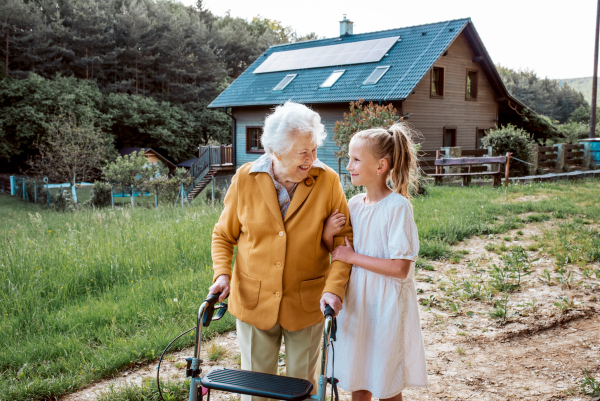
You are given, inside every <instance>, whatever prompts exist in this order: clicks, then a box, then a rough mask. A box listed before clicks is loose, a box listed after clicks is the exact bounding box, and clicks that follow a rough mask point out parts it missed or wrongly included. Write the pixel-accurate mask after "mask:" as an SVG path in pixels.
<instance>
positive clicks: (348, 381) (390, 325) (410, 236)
mask: <svg viewBox="0 0 600 401" xmlns="http://www.w3.org/2000/svg"><path fill="white" fill-rule="evenodd" d="M364 199H365V194H359V195H356V196H355V197H353V198H352V199H351V200H350V202H349V203H348V207H349V209H350V219H351V222H352V231H353V238H354V250H355V251H356V252H358V253H360V254H362V255H367V256H372V257H376V258H385V259H410V260H412V261H413V262H412V263H411V265H410V271H409V273H408V276H407V277H406V279H398V278H393V277H389V276H384V275H381V274H377V273H373V272H370V271H368V270H366V269H363V268H361V267H360V266H352V273H351V275H350V281H349V282H348V286H347V288H346V295H345V298H344V307H343V309H342V311H341V312H340V314H339V315H338V318H337V324H338V331H337V341H335V342H334V343H333V344H334V348H335V370H334V374H335V377H336V378H338V379H339V381H340V382H339V386H340V387H341V388H343V389H344V390H346V391H356V390H368V391H370V392H371V393H372V394H373V396H374V397H376V398H390V397H393V396H395V395H397V394H399V393H400V392H402V390H403V389H404V388H406V387H427V365H426V361H425V347H424V345H423V337H422V334H421V323H420V319H419V309H418V306H417V292H416V289H415V284H414V280H413V277H414V271H415V261H416V260H417V256H418V254H419V237H418V234H417V227H416V225H415V221H414V217H413V211H412V205H411V203H410V202H409V201H408V200H407V199H406V198H405V197H403V196H402V195H399V194H397V193H392V194H390V195H389V196H387V197H386V198H384V199H382V200H381V201H379V202H378V203H376V204H375V205H370V206H369V205H365V203H364ZM331 356H332V355H331V347H330V348H329V358H328V365H329V368H328V371H327V373H328V375H330V374H331V373H332V370H331V367H332V363H333V360H332V358H331Z"/></svg>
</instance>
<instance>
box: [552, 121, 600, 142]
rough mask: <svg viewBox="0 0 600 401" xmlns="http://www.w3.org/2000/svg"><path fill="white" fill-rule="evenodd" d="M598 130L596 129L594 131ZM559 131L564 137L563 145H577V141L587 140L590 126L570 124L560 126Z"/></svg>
mask: <svg viewBox="0 0 600 401" xmlns="http://www.w3.org/2000/svg"><path fill="white" fill-rule="evenodd" d="M598 128H600V126H599V127H598ZM598 128H596V131H597V130H598ZM559 129H560V132H561V133H562V134H563V135H564V137H565V139H564V140H563V141H564V142H565V143H572V144H577V141H578V140H579V139H584V138H587V137H588V136H589V134H590V125H589V124H585V123H577V122H571V123H568V124H563V125H560V126H559Z"/></svg>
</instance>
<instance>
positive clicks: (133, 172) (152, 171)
mask: <svg viewBox="0 0 600 401" xmlns="http://www.w3.org/2000/svg"><path fill="white" fill-rule="evenodd" d="M159 175H162V176H167V175H168V170H167V168H166V167H164V166H163V165H162V164H160V163H148V159H146V157H145V156H144V149H142V150H140V151H139V152H133V153H131V154H128V155H125V156H118V157H117V158H116V159H115V160H114V161H112V162H110V163H106V165H105V166H104V169H103V170H102V176H103V177H104V179H105V180H107V181H111V182H115V183H118V184H120V185H121V186H123V187H131V186H132V185H133V186H141V185H142V184H144V183H146V182H147V181H149V180H151V179H153V178H155V177H157V176H159Z"/></svg>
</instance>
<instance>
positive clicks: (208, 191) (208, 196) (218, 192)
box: [205, 185, 223, 202]
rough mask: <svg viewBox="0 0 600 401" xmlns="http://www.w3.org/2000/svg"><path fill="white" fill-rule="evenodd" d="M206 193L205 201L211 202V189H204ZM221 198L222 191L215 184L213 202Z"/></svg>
mask: <svg viewBox="0 0 600 401" xmlns="http://www.w3.org/2000/svg"><path fill="white" fill-rule="evenodd" d="M205 193H206V201H207V202H211V201H212V189H211V188H209V187H207V188H206V190H205ZM222 199H223V191H221V188H219V187H218V186H216V185H215V202H220V201H221V200H222Z"/></svg>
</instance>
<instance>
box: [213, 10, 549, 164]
mask: <svg viewBox="0 0 600 401" xmlns="http://www.w3.org/2000/svg"><path fill="white" fill-rule="evenodd" d="M359 99H364V100H365V101H366V102H369V101H372V102H376V103H379V104H389V103H391V104H393V105H394V107H395V108H396V109H397V110H398V111H399V113H400V115H402V116H409V120H408V121H409V122H410V123H411V124H412V125H413V126H414V127H415V128H416V129H417V130H419V131H420V132H421V133H422V134H423V138H422V139H421V140H420V142H421V143H422V149H424V150H429V149H432V150H433V149H439V148H441V147H451V146H460V147H462V148H463V149H477V148H478V147H479V146H480V141H481V138H482V137H483V136H485V135H486V132H487V130H488V129H489V128H491V127H496V126H497V125H499V124H506V123H512V124H515V125H517V126H521V127H523V128H526V129H529V130H530V132H534V133H535V132H536V130H539V129H538V128H537V127H535V126H533V125H532V124H531V123H529V126H528V125H527V124H528V122H527V121H528V120H527V118H522V116H523V115H525V113H527V112H529V110H528V109H527V108H526V106H525V105H524V104H522V103H521V102H519V101H518V100H516V99H515V98H514V97H512V96H511V95H510V93H508V91H507V89H506V87H505V86H504V84H503V82H502V79H501V78H500V75H499V74H498V72H497V70H496V68H495V66H494V63H493V62H492V59H491V58H490V56H489V54H488V53H487V51H486V49H485V47H484V45H483V43H482V41H481V39H480V37H479V35H478V34H477V31H476V30H475V27H474V26H473V23H472V22H471V19H470V18H466V19H457V20H452V21H444V22H437V23H432V24H426V25H419V26H412V27H407V28H398V29H391V30H386V31H380V32H370V33H363V34H353V23H352V21H349V20H348V19H346V17H345V16H344V19H343V20H342V21H340V36H339V37H335V38H330V39H319V40H313V41H306V42H299V43H290V44H285V45H278V46H272V47H271V48H269V49H268V50H267V51H265V53H264V54H263V55H261V56H260V57H259V58H258V59H257V60H256V61H255V62H254V63H253V64H252V65H251V66H250V67H248V69H247V70H246V71H244V72H243V73H242V74H241V75H240V76H239V77H238V78H237V79H236V80H235V81H234V82H233V83H232V84H231V85H230V86H229V87H228V88H227V89H225V90H224V91H223V92H222V93H221V94H220V95H219V96H218V97H217V98H216V99H215V100H214V101H213V102H212V103H211V104H210V105H209V106H208V107H209V108H214V109H219V108H220V109H224V111H225V112H228V113H229V114H230V115H231V118H232V131H233V132H232V135H233V147H234V152H233V155H234V162H233V164H234V165H235V167H236V168H237V167H239V166H240V165H242V164H244V163H246V162H250V161H253V160H255V159H256V158H258V157H259V156H260V155H261V154H262V153H263V152H264V150H263V149H262V146H261V144H260V135H261V132H262V125H263V123H264V119H265V116H266V115H268V114H269V113H270V112H271V110H272V108H273V107H274V106H276V105H278V104H282V103H284V102H285V101H287V100H293V101H296V102H300V103H304V104H307V105H309V106H310V107H311V108H312V109H313V110H315V111H316V112H318V113H319V114H320V115H321V118H322V121H323V123H324V124H325V127H326V130H327V133H328V135H327V139H326V141H325V143H324V145H323V146H322V147H321V148H319V151H318V157H319V159H320V160H322V161H323V162H324V163H326V164H327V165H329V166H330V167H332V168H334V169H336V170H337V168H338V160H337V159H336V157H335V154H334V152H335V151H336V149H337V148H336V145H335V143H334V141H333V128H334V126H335V123H336V121H340V120H342V119H343V114H344V113H345V112H348V106H349V102H351V101H357V100H359ZM342 171H343V169H342Z"/></svg>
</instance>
